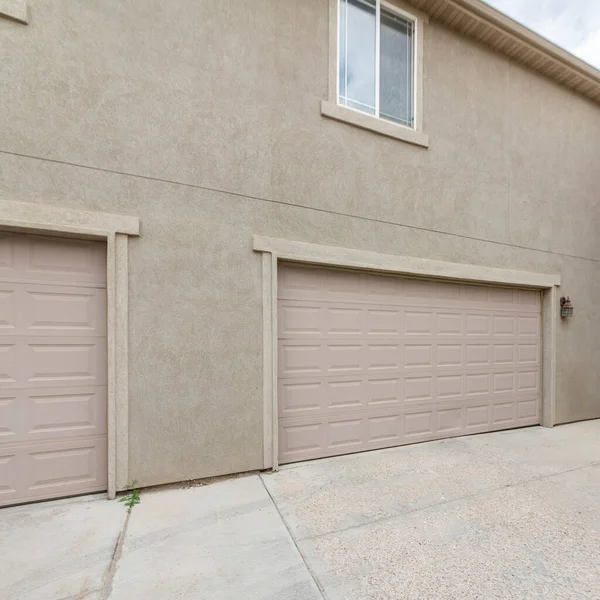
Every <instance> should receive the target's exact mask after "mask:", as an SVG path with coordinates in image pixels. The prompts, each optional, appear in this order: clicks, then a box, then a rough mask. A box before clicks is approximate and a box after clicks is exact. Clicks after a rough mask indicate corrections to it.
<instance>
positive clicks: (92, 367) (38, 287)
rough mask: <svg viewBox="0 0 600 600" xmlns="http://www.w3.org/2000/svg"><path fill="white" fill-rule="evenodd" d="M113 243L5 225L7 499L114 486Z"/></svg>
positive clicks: (2, 306)
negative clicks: (110, 453) (8, 230)
mask: <svg viewBox="0 0 600 600" xmlns="http://www.w3.org/2000/svg"><path fill="white" fill-rule="evenodd" d="M105 288H106V246H105V244H100V243H97V242H88V241H76V240H70V239H53V238H46V237H42V236H29V235H22V234H10V235H3V234H0V390H1V391H0V505H6V504H14V503H18V502H26V501H30V500H39V499H46V498H56V497H60V496H65V495H69V494H77V493H83V492H91V491H98V490H103V489H105V488H106V480H107V465H106V463H107V454H106V435H107V431H106V430H107V349H106V289H105Z"/></svg>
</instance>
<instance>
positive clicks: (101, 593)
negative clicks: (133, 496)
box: [0, 421, 600, 600]
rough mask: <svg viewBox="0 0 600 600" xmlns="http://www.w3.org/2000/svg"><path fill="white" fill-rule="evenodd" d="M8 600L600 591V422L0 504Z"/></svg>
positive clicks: (523, 595) (384, 599) (294, 599)
mask: <svg viewBox="0 0 600 600" xmlns="http://www.w3.org/2000/svg"><path fill="white" fill-rule="evenodd" d="M0 539H2V542H3V543H2V544H0V598H7V599H10V600H75V599H78V600H83V599H91V600H124V599H128V600H129V599H130V598H144V600H170V599H174V598H177V599H194V600H196V599H207V600H208V599H210V600H253V599H257V600H263V599H264V600H267V599H269V600H271V599H272V600H323V599H326V600H363V599H364V600H367V599H368V600H371V599H372V600H394V599H402V600H412V599H415V600H417V599H418V600H428V599H431V600H445V599H448V600H449V599H453V600H454V599H457V598H460V599H461V600H462V599H464V600H469V599H475V598H479V599H484V600H488V599H490V600H491V599H495V598H499V599H500V598H501V599H507V598H514V599H519V600H521V599H537V598H539V599H540V600H541V599H544V600H553V599H565V600H566V599H577V600H584V599H590V600H591V599H594V600H597V599H598V598H600V561H599V560H598V557H599V556H600V421H590V422H587V423H578V424H574V425H566V426H563V427H557V428H555V429H552V430H549V429H542V428H531V429H524V430H517V431H509V432H501V433H494V434H488V435H480V436H474V437H470V438H457V439H453V440H444V441H440V442H431V443H427V444H420V445H415V446H407V447H403V448H397V449H392V450H383V451H379V452H370V453H364V454H359V455H350V456H345V457H339V458H333V459H326V460H321V461H315V462H311V463H304V464H299V465H290V466H288V467H285V468H283V469H282V470H281V471H280V472H278V473H276V474H264V475H262V476H256V475H255V476H249V477H240V478H237V479H231V480H226V481H221V482H218V483H214V484H212V485H208V486H204V487H191V488H189V489H183V488H179V489H165V490H158V491H146V492H142V497H141V504H140V505H139V506H137V507H135V508H134V509H133V512H132V513H131V515H130V517H129V518H126V511H125V509H124V507H123V506H122V505H121V504H119V503H117V502H114V501H113V502H109V501H106V500H104V499H93V498H86V499H76V500H70V501H60V502H50V503H45V504H36V505H29V506H24V507H14V508H8V509H3V510H1V511H0Z"/></svg>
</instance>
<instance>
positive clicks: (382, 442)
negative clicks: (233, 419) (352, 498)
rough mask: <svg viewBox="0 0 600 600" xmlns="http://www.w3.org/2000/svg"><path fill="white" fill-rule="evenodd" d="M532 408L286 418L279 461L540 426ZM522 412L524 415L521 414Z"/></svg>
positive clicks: (458, 407)
mask: <svg viewBox="0 0 600 600" xmlns="http://www.w3.org/2000/svg"><path fill="white" fill-rule="evenodd" d="M521 406H523V408H521ZM532 407H537V400H536V399H530V400H524V401H522V402H499V403H496V404H483V405H482V404H477V403H474V404H472V405H468V406H467V405H465V404H464V403H462V402H459V403H450V404H449V405H448V406H444V407H440V406H436V405H434V404H430V405H429V406H422V407H418V408H414V409H410V408H403V409H400V410H392V411H390V410H378V411H374V410H371V411H367V412H362V413H348V414H345V415H340V416H337V417H336V416H332V415H325V416H320V417H316V418H313V419H309V418H305V419H302V418H301V419H289V420H282V421H280V425H279V444H280V462H281V463H282V464H283V463H287V462H295V461H300V460H310V459H313V458H320V457H323V456H337V455H340V454H347V453H349V452H358V451H365V450H376V449H381V448H387V447H390V446H397V445H402V444H412V443H419V442H424V441H430V440H436V439H440V438H445V437H456V436H461V435H470V434H476V433H483V432H486V431H497V430H502V429H506V428H507V426H508V427H517V426H528V425H534V424H536V423H537V422H539V416H538V415H537V414H532V412H531V411H532ZM518 411H521V413H520V416H518V415H519V413H518Z"/></svg>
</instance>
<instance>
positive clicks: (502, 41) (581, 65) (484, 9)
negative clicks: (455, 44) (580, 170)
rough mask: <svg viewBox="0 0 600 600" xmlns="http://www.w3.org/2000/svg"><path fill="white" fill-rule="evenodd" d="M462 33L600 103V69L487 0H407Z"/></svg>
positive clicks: (432, 17)
mask: <svg viewBox="0 0 600 600" xmlns="http://www.w3.org/2000/svg"><path fill="white" fill-rule="evenodd" d="M406 1H407V2H408V3H409V4H411V5H413V6H415V7H416V8H418V9H419V10H421V11H423V12H424V13H426V14H428V15H429V17H430V18H431V20H432V21H437V22H439V23H441V24H442V25H445V26H446V27H449V28H450V29H454V30H456V31H458V32H459V33H460V34H461V35H464V36H465V37H469V38H471V39H475V40H477V41H479V42H480V43H483V44H484V45H487V46H488V47H491V48H492V49H494V50H495V51H496V52H499V53H501V54H504V55H505V56H508V57H509V58H510V59H511V60H514V61H515V62H518V63H520V64H523V65H525V66H528V67H529V68H531V69H533V70H534V71H537V72H538V73H541V74H542V75H544V76H546V77H547V78H549V79H552V80H554V81H556V82H558V83H559V84H560V85H562V86H564V87H566V88H568V89H571V90H574V91H576V92H578V93H579V94H580V95H582V96H586V97H587V98H589V99H591V100H593V101H594V102H596V103H597V104H600V69H598V68H596V67H593V66H592V65H590V64H588V63H587V62H585V61H584V60H582V59H580V58H577V57H576V56H575V55H573V54H571V53H570V52H569V51H568V50H565V49H564V48H561V47H560V46H558V45H557V44H555V43H554V42H551V41H550V40H548V39H546V38H545V37H543V36H542V35H540V34H538V33H535V32H534V31H532V30H531V29H529V28H528V27H526V26H525V25H522V24H521V23H518V22H517V21H515V20H514V19H512V18H510V17H509V16H507V15H505V14H504V13H503V12H501V11H499V10H498V9H496V8H494V7H493V6H490V5H489V4H487V2H484V1H483V0H406Z"/></svg>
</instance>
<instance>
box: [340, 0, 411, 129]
mask: <svg viewBox="0 0 600 600" xmlns="http://www.w3.org/2000/svg"><path fill="white" fill-rule="evenodd" d="M338 1H339V5H338V17H339V18H338V69H337V72H338V99H337V100H338V104H339V105H341V106H345V107H347V108H351V109H354V110H357V111H360V112H362V113H366V114H368V115H372V116H374V117H376V118H378V119H384V120H386V121H392V122H394V123H397V124H399V125H403V126H405V127H410V128H415V37H416V36H415V31H416V19H415V18H414V17H412V16H411V15H409V14H408V13H405V12H404V11H402V10H400V9H399V8H397V7H395V6H394V5H392V4H389V3H388V2H385V1H384V0H338Z"/></svg>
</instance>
